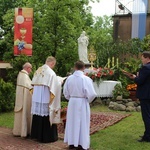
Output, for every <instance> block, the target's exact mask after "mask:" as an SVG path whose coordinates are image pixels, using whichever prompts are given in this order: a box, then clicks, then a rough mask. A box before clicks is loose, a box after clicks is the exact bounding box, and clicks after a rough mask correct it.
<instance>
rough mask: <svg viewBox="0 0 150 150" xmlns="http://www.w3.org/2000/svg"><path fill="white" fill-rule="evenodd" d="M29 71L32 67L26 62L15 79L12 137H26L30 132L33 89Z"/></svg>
mask: <svg viewBox="0 0 150 150" xmlns="http://www.w3.org/2000/svg"><path fill="white" fill-rule="evenodd" d="M31 70H32V65H31V64H30V63H29V62H27V63H25V64H24V65H23V70H21V71H20V72H19V74H18V77H17V87H16V101H15V109H14V113H15V116H14V128H13V135H14V136H21V137H27V135H30V132H31V121H32V119H31V102H32V94H31V93H30V90H31V89H32V88H33V87H32V86H31V79H30V77H29V74H30V72H31Z"/></svg>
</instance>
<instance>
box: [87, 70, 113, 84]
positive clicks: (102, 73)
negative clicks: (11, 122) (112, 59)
mask: <svg viewBox="0 0 150 150" xmlns="http://www.w3.org/2000/svg"><path fill="white" fill-rule="evenodd" d="M113 74H114V71H113V70H112V69H111V68H106V67H104V68H102V67H99V68H93V70H91V72H88V73H85V75H86V76H88V77H90V78H91V79H92V80H93V81H99V80H101V79H105V80H106V79H108V78H110V76H112V75H113Z"/></svg>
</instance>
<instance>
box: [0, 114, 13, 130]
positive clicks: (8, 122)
mask: <svg viewBox="0 0 150 150" xmlns="http://www.w3.org/2000/svg"><path fill="white" fill-rule="evenodd" d="M13 123H14V112H8V113H1V114H0V126H1V127H7V128H13Z"/></svg>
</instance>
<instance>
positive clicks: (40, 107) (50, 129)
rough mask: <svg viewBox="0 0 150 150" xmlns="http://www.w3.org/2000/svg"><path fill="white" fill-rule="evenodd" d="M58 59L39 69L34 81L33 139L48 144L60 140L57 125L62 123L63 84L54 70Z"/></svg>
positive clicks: (50, 60) (48, 61)
mask: <svg viewBox="0 0 150 150" xmlns="http://www.w3.org/2000/svg"><path fill="white" fill-rule="evenodd" d="M55 64H56V59H55V58H54V57H52V56H50V57H48V58H47V59H46V63H45V64H44V65H43V66H42V67H39V68H38V70H37V71H36V72H35V74H34V77H33V79H32V85H33V87H34V88H33V96H32V109H31V113H32V115H33V119H32V129H31V138H33V139H37V140H38V141H39V142H42V143H48V142H55V141H57V140H58V133H57V124H58V123H60V106H61V105H60V96H61V83H60V82H59V80H58V78H57V76H56V74H55V72H54V71H53V70H52V69H53V68H54V66H55Z"/></svg>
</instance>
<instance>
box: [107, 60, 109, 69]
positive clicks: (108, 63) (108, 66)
mask: <svg viewBox="0 0 150 150" xmlns="http://www.w3.org/2000/svg"><path fill="white" fill-rule="evenodd" d="M107 65H108V68H110V58H108V63H107Z"/></svg>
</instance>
